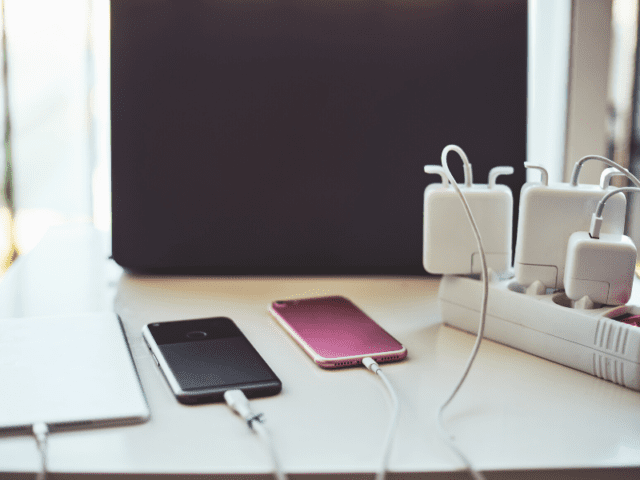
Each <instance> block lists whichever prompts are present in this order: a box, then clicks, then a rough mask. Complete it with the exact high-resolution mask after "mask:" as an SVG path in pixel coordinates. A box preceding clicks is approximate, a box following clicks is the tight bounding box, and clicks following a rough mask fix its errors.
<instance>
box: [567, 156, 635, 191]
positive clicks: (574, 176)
mask: <svg viewBox="0 0 640 480" xmlns="http://www.w3.org/2000/svg"><path fill="white" fill-rule="evenodd" d="M589 160H597V161H599V162H602V163H606V164H607V165H609V166H610V167H613V168H615V169H616V170H618V171H620V172H621V173H622V174H623V175H624V176H625V177H627V178H628V179H629V180H631V182H632V183H633V184H634V185H635V186H636V187H639V188H640V180H638V178H637V177H636V176H635V175H634V174H633V173H631V172H630V171H629V170H627V169H626V168H624V167H623V166H621V165H618V164H617V163H616V162H614V161H613V160H609V159H608V158H606V157H601V156H600V155H587V156H586V157H582V158H581V159H580V160H578V161H577V162H576V164H575V165H574V166H573V172H571V186H572V187H576V186H577V185H578V177H579V176H580V170H581V169H582V166H583V165H584V164H585V163H586V162H588V161H589Z"/></svg>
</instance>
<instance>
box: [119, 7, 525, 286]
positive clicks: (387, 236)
mask: <svg viewBox="0 0 640 480" xmlns="http://www.w3.org/2000/svg"><path fill="white" fill-rule="evenodd" d="M111 23H112V30H111V76H112V78H111V81H112V82H111V83H112V85H111V89H112V91H111V110H112V113H111V114H112V193H113V196H112V201H113V255H114V258H115V259H116V261H117V262H118V263H120V264H121V265H123V266H125V267H128V268H130V269H133V270H139V271H151V272H153V271H160V272H176V273H214V274H215V273H221V274H224V273H297V274H334V273H335V274H338V273H398V274H402V273H404V274H419V273H424V272H423V268H422V208H423V200H422V196H423V192H424V188H425V187H426V186H427V184H429V183H431V182H433V181H435V179H434V177H430V176H427V175H425V174H424V172H423V166H424V165H425V164H439V162H440V152H441V150H442V148H443V147H444V146H446V145H448V144H450V143H455V144H458V145H460V146H461V147H462V148H463V149H465V151H466V152H467V154H468V155H469V158H470V161H471V162H472V164H473V168H474V179H475V181H476V182H478V183H486V182H487V173H488V171H489V170H490V169H491V168H492V167H495V166H498V165H514V166H516V167H517V168H516V173H515V175H513V176H511V177H509V178H507V177H503V178H505V180H504V182H505V183H507V184H509V185H510V186H511V187H512V189H513V191H514V199H515V200H516V202H515V211H516V212H517V197H518V193H519V187H520V185H521V184H522V183H523V182H524V177H525V173H524V168H523V167H522V163H523V161H524V160H525V146H526V138H525V130H526V67H527V63H526V55H527V28H526V27H527V2H526V0H500V1H499V0H493V1H486V0H482V1H480V0H452V1H446V2H443V1H431V0H411V1H401V0H330V1H323V2H317V1H315V0H303V1H288V0H286V1H285V0H260V1H258V0H253V1H245V0H240V1H235V0H234V1H230V0H215V1H214V0H203V1H197V2H183V1H171V0H162V1H153V2H151V1H147V0H113V1H112V2H111ZM457 163H458V162H453V161H451V162H450V164H451V165H452V170H453V172H454V175H456V177H457V178H458V179H461V178H462V173H461V172H462V170H461V168H459V166H458V165H457ZM501 181H503V180H502V179H501ZM514 225H515V219H514ZM514 231H515V228H514Z"/></svg>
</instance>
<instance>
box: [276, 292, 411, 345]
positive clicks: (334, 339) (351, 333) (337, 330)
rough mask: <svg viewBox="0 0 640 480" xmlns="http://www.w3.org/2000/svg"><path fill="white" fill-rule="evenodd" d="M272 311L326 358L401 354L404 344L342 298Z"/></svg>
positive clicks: (282, 306)
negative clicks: (385, 353) (387, 353)
mask: <svg viewBox="0 0 640 480" xmlns="http://www.w3.org/2000/svg"><path fill="white" fill-rule="evenodd" d="M272 308H273V311H274V312H275V313H276V314H277V315H278V316H279V317H280V318H281V319H282V320H283V321H284V322H286V323H287V324H288V325H289V326H290V327H291V329H292V330H293V331H295V332H296V334H297V335H299V336H300V338H302V339H303V340H304V341H305V342H306V343H307V344H308V345H309V346H310V347H311V348H312V349H313V350H314V351H315V352H316V353H318V354H319V355H321V356H323V357H325V358H339V357H350V356H356V355H371V354H376V353H382V352H393V351H398V350H401V349H402V348H403V347H402V344H401V343H400V342H398V341H397V340H396V339H395V338H393V337H392V336H391V335H389V334H388V333H387V332H386V331H385V330H383V329H382V327H380V326H379V325H378V324H377V323H375V322H374V321H373V320H372V319H371V318H369V317H368V316H367V315H366V314H365V313H364V312H363V311H362V310H360V309H359V308H358V307H356V306H355V305H354V304H353V303H352V302H350V301H349V300H348V299H346V298H344V297H340V296H334V297H320V298H310V299H304V300H289V301H286V302H274V303H273V305H272Z"/></svg>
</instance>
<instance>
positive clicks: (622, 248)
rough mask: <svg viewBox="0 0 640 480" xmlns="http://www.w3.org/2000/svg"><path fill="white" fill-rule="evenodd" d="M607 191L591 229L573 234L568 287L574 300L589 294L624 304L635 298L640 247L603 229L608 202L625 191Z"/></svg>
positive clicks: (605, 301)
mask: <svg viewBox="0 0 640 480" xmlns="http://www.w3.org/2000/svg"><path fill="white" fill-rule="evenodd" d="M639 190H640V189H638V188H633V187H627V188H619V189H616V190H613V191H611V192H609V193H607V194H606V195H605V196H604V197H602V200H600V203H598V206H597V208H596V211H595V213H594V214H593V217H592V219H591V228H590V230H589V232H575V233H573V234H572V235H571V236H570V237H569V242H568V244H567V258H566V261H565V272H564V288H565V291H566V294H567V297H569V298H570V299H571V300H579V299H581V298H583V297H585V296H586V297H589V299H590V300H591V301H592V302H594V303H601V304H605V305H624V304H625V303H627V302H628V301H629V298H631V289H632V287H633V273H634V270H635V266H636V259H637V256H638V254H637V249H636V246H635V244H634V243H633V241H632V240H631V238H629V237H627V236H626V235H615V234H607V233H601V227H602V223H603V218H602V211H603V210H604V205H605V202H606V201H607V200H608V199H609V198H610V197H612V196H613V195H617V193H618V192H623V191H627V192H628V191H636V192H637V191H639Z"/></svg>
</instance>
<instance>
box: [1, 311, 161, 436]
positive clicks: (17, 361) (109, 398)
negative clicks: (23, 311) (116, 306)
mask: <svg viewBox="0 0 640 480" xmlns="http://www.w3.org/2000/svg"><path fill="white" fill-rule="evenodd" d="M0 332H1V333H0V385H2V395H0V434H9V433H22V432H23V431H24V433H29V432H30V431H31V427H32V425H33V424H35V423H39V422H43V423H45V424H47V425H48V427H49V430H51V431H56V430H63V429H74V428H89V427H101V426H110V425H124V424H134V423H140V422H144V421H146V420H147V419H148V418H149V407H148V405H147V402H146V399H145V396H144V393H143V391H142V387H141V385H140V381H139V378H138V374H137V371H136V368H135V366H134V363H133V359H132V356H131V352H130V350H129V346H128V344H127V340H126V337H125V335H124V330H123V328H122V324H121V321H120V319H119V318H118V317H117V316H116V315H115V314H113V313H99V314H81V315H67V316H51V317H37V318H36V317H32V318H8V319H1V320H0Z"/></svg>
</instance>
